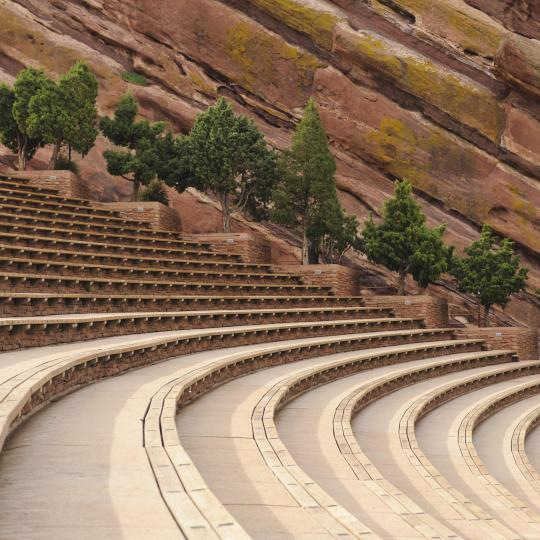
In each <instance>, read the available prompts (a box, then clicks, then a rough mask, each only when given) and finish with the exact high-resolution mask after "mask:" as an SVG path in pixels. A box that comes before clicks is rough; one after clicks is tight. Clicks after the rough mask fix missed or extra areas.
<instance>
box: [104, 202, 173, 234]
mask: <svg viewBox="0 0 540 540" xmlns="http://www.w3.org/2000/svg"><path fill="white" fill-rule="evenodd" d="M93 205H94V206H95V207H96V208H102V209H104V210H113V211H115V212H118V213H119V214H120V216H121V217H123V218H124V219H129V220H133V221H136V222H140V223H148V224H149V225H150V227H151V228H152V229H165V230H167V231H178V232H180V218H179V216H178V214H177V213H176V210H173V209H172V208H169V207H168V206H165V205H164V204H161V203H159V202H153V201H149V202H111V203H94V204H93Z"/></svg>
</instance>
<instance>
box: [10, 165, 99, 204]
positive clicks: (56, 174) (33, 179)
mask: <svg viewBox="0 0 540 540" xmlns="http://www.w3.org/2000/svg"><path fill="white" fill-rule="evenodd" d="M9 176H11V177H12V178H24V179H28V183H29V185H31V186H35V187H41V188H45V189H55V190H57V191H58V192H59V193H60V195H63V196H64V197H75V198H79V199H91V198H92V193H91V192H90V189H89V188H88V187H87V185H86V184H85V183H84V182H83V181H82V180H81V179H80V178H79V177H78V176H77V175H76V174H75V173H72V172H71V171H17V172H10V173H9Z"/></svg>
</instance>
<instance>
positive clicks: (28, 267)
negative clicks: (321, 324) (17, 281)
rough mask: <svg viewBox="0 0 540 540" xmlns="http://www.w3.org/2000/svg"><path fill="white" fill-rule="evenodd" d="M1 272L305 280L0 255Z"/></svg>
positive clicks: (162, 278) (285, 282)
mask: <svg viewBox="0 0 540 540" xmlns="http://www.w3.org/2000/svg"><path fill="white" fill-rule="evenodd" d="M0 270H3V271H6V272H15V273H19V274H20V273H27V272H28V273H32V274H36V273H39V274H41V275H43V276H47V275H65V276H73V277H85V276H88V275H91V276H93V277H117V278H124V277H125V278H145V279H155V280H156V281H172V280H182V281H197V282H201V281H202V282H209V281H211V280H217V281H231V282H240V283H248V282H254V283H262V284H281V285H300V284H302V279H301V277H300V276H295V275H290V274H278V273H262V272H256V271H253V272H249V271H246V270H244V269H242V270H238V271H237V272H234V271H231V270H219V268H212V269H210V270H201V269H190V268H184V267H183V266H180V265H179V266H177V267H176V268H175V269H172V268H154V267H153V266H151V265H149V264H146V265H136V266H127V265H119V266H116V265H112V264H99V263H95V262H94V263H92V262H91V263H79V262H68V261H66V262H61V261H51V260H48V259H41V258H34V257H24V258H22V257H10V256H9V255H0Z"/></svg>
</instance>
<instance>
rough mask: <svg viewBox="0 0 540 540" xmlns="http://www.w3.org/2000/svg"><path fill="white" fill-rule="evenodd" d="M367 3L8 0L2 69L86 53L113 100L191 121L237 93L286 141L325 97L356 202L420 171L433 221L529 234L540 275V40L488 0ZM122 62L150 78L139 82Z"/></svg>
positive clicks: (457, 230)
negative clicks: (308, 107) (517, 29)
mask: <svg viewBox="0 0 540 540" xmlns="http://www.w3.org/2000/svg"><path fill="white" fill-rule="evenodd" d="M501 3H503V2H502V0H501V1H500V2H499V1H497V2H494V3H493V5H495V4H497V5H499V4H501ZM485 4H486V6H487V3H485ZM362 6H363V7H362V8H361V9H360V7H359V6H358V3H355V2H352V1H351V0H335V1H332V2H330V1H326V0H278V1H269V0H221V1H220V0H163V1H161V2H154V1H150V0H140V1H137V2H134V1H133V0H128V1H120V0H54V1H53V0H47V1H42V0H19V1H11V0H0V18H1V19H2V22H3V24H2V26H1V27H0V78H1V79H4V80H12V77H13V76H14V74H15V73H16V72H17V71H18V69H20V68H21V67H22V66H24V65H30V64H31V65H42V66H43V67H45V68H46V69H47V70H48V71H49V72H51V73H55V72H56V73H58V72H62V71H65V70H66V69H67V68H68V67H69V65H70V64H71V63H72V62H73V61H74V60H75V59H77V58H83V59H85V60H87V61H89V62H90V63H91V64H92V66H93V68H94V69H95V70H96V73H97V74H98V76H99V79H100V86H101V94H100V108H101V110H102V112H109V111H110V110H111V108H112V106H113V104H114V103H115V102H116V100H117V99H118V96H119V95H121V94H122V93H123V92H125V91H126V90H127V89H129V90H130V91H131V92H132V93H134V95H136V97H137V98H138V100H139V101H140V103H141V106H142V111H143V113H144V114H145V115H146V116H148V117H150V118H154V119H156V118H164V119H166V120H168V121H169V122H170V123H171V124H172V125H173V126H174V127H175V128H176V129H178V130H180V131H184V132H185V131H187V130H188V129H189V127H190V126H191V125H192V124H193V121H194V119H195V116H196V114H197V113H198V112H200V111H201V110H203V109H204V108H205V107H206V106H207V105H208V104H209V103H211V102H212V101H213V100H214V99H215V97H216V96H218V95H226V96H228V97H230V98H231V100H232V101H233V103H234V106H235V108H236V109H237V111H238V112H242V113H244V114H248V115H249V116H251V117H252V118H254V119H255V120H256V121H257V122H258V123H259V125H260V126H261V128H262V130H263V131H264V133H265V134H266V135H267V136H268V138H269V140H270V141H271V142H272V143H273V144H274V145H276V146H277V147H279V148H283V147H286V146H287V145H288V144H289V142H290V136H291V131H292V128H293V126H294V123H295V122H296V121H297V120H298V118H299V116H300V114H301V109H302V107H303V105H304V104H305V101H306V100H307V98H308V97H309V96H313V97H314V98H315V99H316V101H317V103H318V104H319V106H320V108H321V112H322V116H323V119H324V121H325V124H326V127H327V130H328V133H329V135H330V138H331V142H332V145H333V148H334V150H335V154H336V157H337V160H338V178H337V180H338V186H339V187H340V191H341V196H342V200H343V202H344V204H345V206H346V207H347V209H348V210H349V211H355V212H356V213H357V214H358V215H359V216H360V217H363V216H364V215H365V214H366V213H367V212H368V211H369V210H372V209H377V208H378V207H379V206H380V205H381V203H382V202H383V200H384V198H385V197H386V196H387V195H388V194H389V193H390V192H391V187H392V184H391V179H393V178H396V177H397V178H408V179H410V180H411V181H412V182H413V183H414V185H415V187H416V188H417V189H418V192H419V193H420V194H425V200H424V206H425V208H426V212H427V214H428V218H429V220H430V222H438V221H441V220H444V221H447V222H448V225H449V226H448V237H449V240H451V241H456V243H458V245H460V246H462V245H463V244H464V243H466V242H465V241H464V239H466V240H467V241H468V239H469V236H471V237H472V236H474V234H476V233H475V229H476V231H477V230H478V228H479V226H480V225H481V224H482V223H484V222H487V223H489V224H490V225H492V226H493V227H494V228H495V229H496V230H497V231H498V232H500V233H502V234H505V235H508V236H510V237H512V238H514V239H515V240H516V241H517V242H518V244H519V245H520V246H523V248H524V249H525V253H526V255H527V262H528V263H529V264H531V265H532V270H533V272H532V274H533V277H534V276H536V275H538V274H539V273H540V265H539V264H538V253H539V252H540V210H539V208H540V190H539V187H538V186H539V184H538V178H540V122H539V119H540V109H539V107H538V106H537V105H536V104H535V103H534V101H535V96H536V92H537V91H538V88H539V81H540V76H539V69H538V66H539V65H540V64H539V61H538V58H539V56H538V55H539V54H540V52H539V50H538V47H537V45H538V43H539V42H537V41H536V40H531V39H529V38H528V37H524V36H517V35H515V34H512V30H513V29H514V27H513V26H512V24H510V23H509V22H508V20H507V19H504V18H503V17H501V16H499V15H500V14H499V12H498V11H497V10H495V11H494V10H490V9H488V8H487V7H486V6H483V2H482V0H470V1H467V2H464V1H461V0H437V2H436V5H434V4H433V2H431V1H430V2H426V1H424V0H392V1H389V0H384V1H383V0H380V1H378V0H371V1H370V2H368V3H367V4H362ZM490 6H491V3H490ZM495 7H496V6H495ZM435 8H436V9H435ZM476 8H480V9H476ZM484 8H485V11H486V12H485V13H484V12H483V10H484ZM516 13H517V12H516ZM408 14H409V15H408ZM490 15H491V16H490ZM516 16H517V15H516ZM520 20H521V19H520ZM531 20H532V19H531ZM528 34H530V36H534V31H533V28H532V27H531V31H530V32H529V33H528ZM495 56H496V61H493V60H492V58H493V57H495ZM445 58H446V59H448V62H445ZM516 59H517V60H516ZM125 70H136V71H138V72H140V73H142V74H144V75H145V76H146V77H147V78H148V79H149V81H150V82H151V83H152V84H151V85H150V86H147V87H140V86H134V85H128V84H127V83H125V82H124V81H123V80H122V78H121V73H122V71H125ZM101 144H102V143H100V145H101ZM97 154H98V153H97V152H94V153H93V154H92V155H93V156H96V155H97ZM89 161H91V163H90V162H89V163H88V165H85V163H84V162H83V171H84V170H85V169H84V167H87V168H90V169H92V179H93V180H94V179H96V180H97V178H98V177H99V175H100V174H99V170H101V171H102V176H103V178H104V179H107V176H106V173H105V172H104V171H103V162H102V161H101V162H98V160H97V158H92V159H89ZM100 168H101V169H100ZM106 181H107V182H109V183H110V184H111V185H114V180H109V179H107V180H106ZM108 193H109V194H110V190H108Z"/></svg>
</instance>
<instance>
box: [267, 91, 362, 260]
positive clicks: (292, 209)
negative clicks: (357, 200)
mask: <svg viewBox="0 0 540 540" xmlns="http://www.w3.org/2000/svg"><path fill="white" fill-rule="evenodd" d="M282 169H283V174H282V179H281V181H280V182H278V184H277V186H276V188H275V189H274V192H273V194H272V200H273V208H272V211H271V219H272V220H273V221H275V222H277V223H279V224H281V225H285V226H288V227H294V228H300V229H301V230H302V233H303V242H302V262H303V263H304V264H306V263H308V262H317V261H316V260H315V261H314V259H318V257H319V256H321V258H322V259H323V261H324V262H335V261H337V260H339V259H340V258H341V255H342V254H343V253H344V252H345V251H346V250H347V249H348V248H349V247H354V246H355V245H356V243H357V236H356V225H357V223H356V218H354V217H353V216H346V215H345V213H344V212H343V209H342V208H341V205H340V203H339V201H338V198H337V192H336V185H335V181H334V173H335V170H336V164H335V160H334V157H333V156H332V154H331V153H330V149H329V146H328V140H327V138H326V133H325V131H324V127H323V125H322V122H321V119H320V116H319V113H318V111H317V108H316V106H315V103H314V102H313V100H311V99H310V100H309V101H308V104H307V106H306V109H305V112H304V117H303V118H302V120H301V122H300V123H299V124H298V127H297V129H296V131H295V134H294V137H293V142H292V147H291V149H290V151H288V152H286V153H285V154H284V156H283V162H282ZM310 252H311V254H312V255H311V257H310V256H309V254H310Z"/></svg>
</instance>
